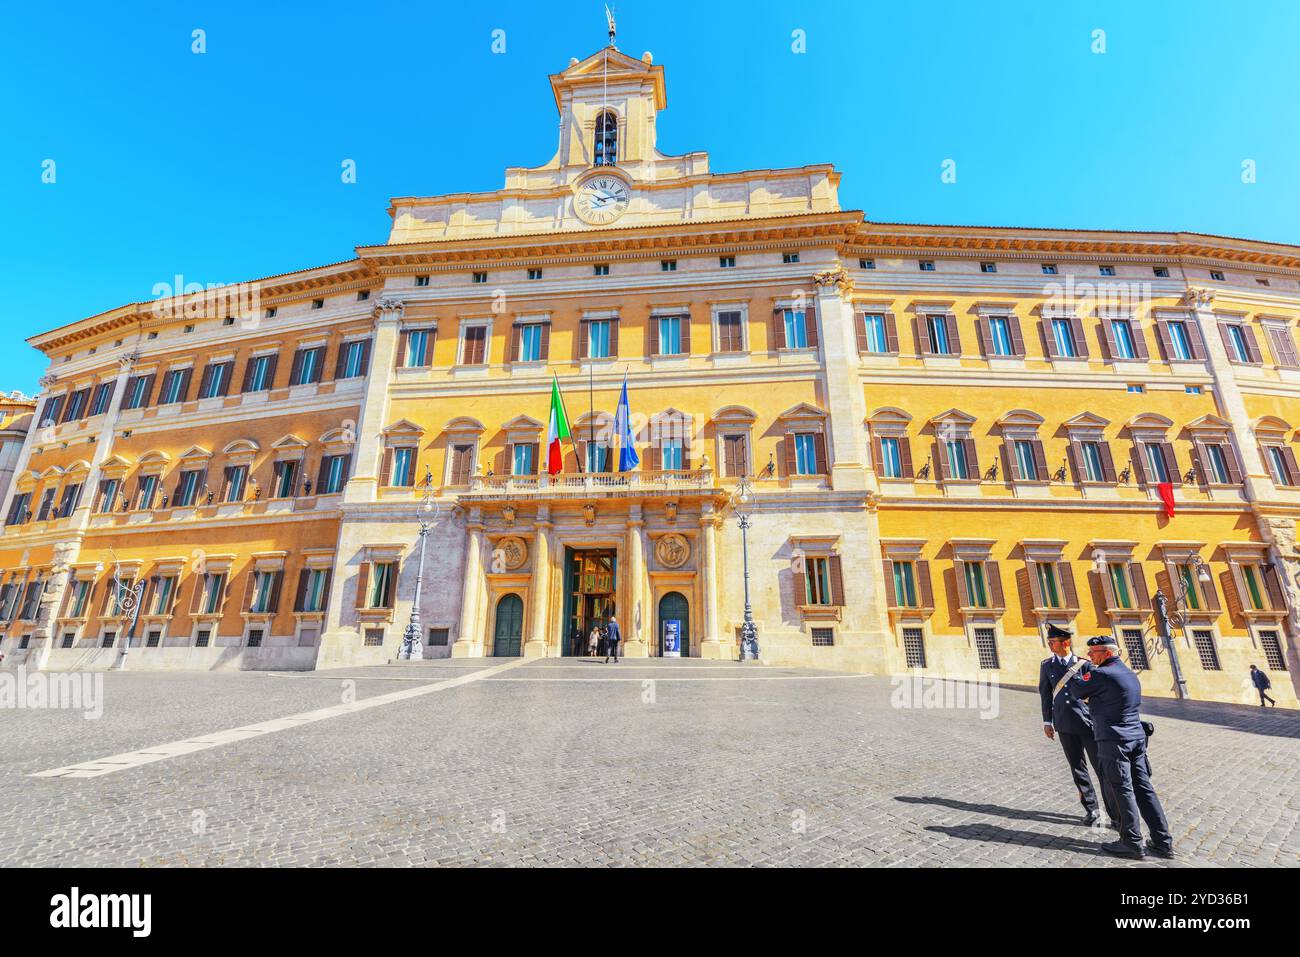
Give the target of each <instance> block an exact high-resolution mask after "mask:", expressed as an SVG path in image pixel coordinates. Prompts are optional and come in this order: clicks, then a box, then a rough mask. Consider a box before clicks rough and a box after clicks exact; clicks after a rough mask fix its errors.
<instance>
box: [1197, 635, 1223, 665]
mask: <svg viewBox="0 0 1300 957" xmlns="http://www.w3.org/2000/svg"><path fill="white" fill-rule="evenodd" d="M1192 642H1193V643H1194V644H1195V645H1196V653H1197V654H1199V655H1200V656H1201V667H1202V668H1204V669H1205V670H1206V671H1222V670H1223V669H1222V668H1221V667H1220V666H1219V653H1218V651H1216V650H1215V648H1214V632H1212V631H1205V630H1200V629H1198V630H1197V631H1194V632H1192Z"/></svg>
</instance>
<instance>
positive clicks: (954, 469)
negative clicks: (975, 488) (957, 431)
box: [943, 439, 970, 479]
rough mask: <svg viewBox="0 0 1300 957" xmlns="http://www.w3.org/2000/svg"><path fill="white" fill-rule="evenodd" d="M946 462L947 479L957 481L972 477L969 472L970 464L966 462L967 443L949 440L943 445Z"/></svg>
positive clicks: (959, 440) (960, 440)
mask: <svg viewBox="0 0 1300 957" xmlns="http://www.w3.org/2000/svg"><path fill="white" fill-rule="evenodd" d="M943 454H944V460H945V461H946V462H947V464H948V471H947V477H948V478H955V479H968V478H970V475H969V473H968V471H967V467H968V463H967V461H966V442H965V440H963V439H948V440H947V441H945V442H944V443H943Z"/></svg>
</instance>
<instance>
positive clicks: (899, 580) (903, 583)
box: [893, 562, 919, 608]
mask: <svg viewBox="0 0 1300 957" xmlns="http://www.w3.org/2000/svg"><path fill="white" fill-rule="evenodd" d="M893 565H894V600H895V602H896V603H897V605H898V607H900V608H917V607H919V605H918V603H917V600H916V570H915V568H914V566H913V563H912V562H894V563H893Z"/></svg>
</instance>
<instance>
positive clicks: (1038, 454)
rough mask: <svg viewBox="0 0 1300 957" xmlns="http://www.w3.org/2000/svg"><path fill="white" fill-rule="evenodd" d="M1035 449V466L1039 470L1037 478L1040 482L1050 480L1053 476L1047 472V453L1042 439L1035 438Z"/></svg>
mask: <svg viewBox="0 0 1300 957" xmlns="http://www.w3.org/2000/svg"><path fill="white" fill-rule="evenodd" d="M1033 450H1034V468H1035V470H1037V472H1038V474H1037V475H1036V476H1035V478H1037V479H1038V481H1040V482H1047V481H1050V480H1051V476H1050V475H1049V474H1048V472H1047V453H1046V452H1045V451H1044V450H1043V443H1042V440H1041V439H1034V440H1033Z"/></svg>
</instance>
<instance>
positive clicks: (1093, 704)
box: [1070, 635, 1174, 860]
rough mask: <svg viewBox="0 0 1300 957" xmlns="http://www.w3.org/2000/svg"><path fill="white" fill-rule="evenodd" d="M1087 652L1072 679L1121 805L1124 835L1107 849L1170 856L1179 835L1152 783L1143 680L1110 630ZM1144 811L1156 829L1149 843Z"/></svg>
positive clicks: (1123, 853)
mask: <svg viewBox="0 0 1300 957" xmlns="http://www.w3.org/2000/svg"><path fill="white" fill-rule="evenodd" d="M1088 658H1089V659H1090V660H1091V662H1092V667H1085V668H1083V669H1082V670H1081V671H1080V672H1079V674H1078V675H1076V676H1075V677H1074V678H1072V679H1071V680H1070V684H1071V685H1072V686H1073V687H1074V689H1075V693H1076V694H1077V695H1078V696H1079V697H1080V698H1082V699H1084V700H1085V701H1087V702H1088V706H1089V710H1090V712H1091V714H1092V725H1093V733H1094V734H1095V735H1096V738H1097V753H1098V756H1099V757H1100V758H1101V773H1102V776H1103V777H1104V778H1105V779H1106V781H1107V782H1108V783H1109V784H1110V787H1111V788H1112V790H1113V791H1114V795H1115V805H1116V807H1117V808H1118V810H1119V834H1120V839H1119V840H1118V841H1115V842H1114V843H1112V844H1103V845H1102V850H1104V851H1106V852H1107V853H1108V854H1115V855H1117V856H1119V857H1130V858H1133V859H1135V860H1141V859H1142V858H1144V857H1145V856H1146V855H1147V852H1150V853H1152V854H1155V855H1156V856H1157V857H1167V858H1171V857H1173V856H1174V837H1173V835H1172V834H1170V833H1169V821H1168V820H1166V818H1165V811H1164V808H1162V807H1161V806H1160V799H1159V798H1158V797H1156V791H1155V788H1154V787H1152V786H1151V764H1150V762H1148V761H1147V732H1146V729H1145V728H1144V727H1143V726H1142V719H1141V718H1140V717H1139V715H1138V712H1139V710H1140V709H1141V707H1142V685H1141V683H1140V682H1139V681H1138V677H1137V675H1135V674H1134V673H1133V672H1132V671H1130V670H1129V668H1128V666H1127V665H1125V664H1124V662H1122V661H1120V660H1119V647H1118V646H1117V645H1116V644H1115V639H1114V638H1112V637H1110V636H1109V635H1098V636H1097V637H1096V638H1089V639H1088ZM1139 814H1140V815H1141V818H1142V820H1143V821H1146V825H1147V830H1148V831H1150V832H1151V839H1150V840H1149V841H1147V842H1146V845H1145V847H1144V846H1143V844H1142V828H1141V825H1140V824H1139V822H1138V816H1139Z"/></svg>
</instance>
